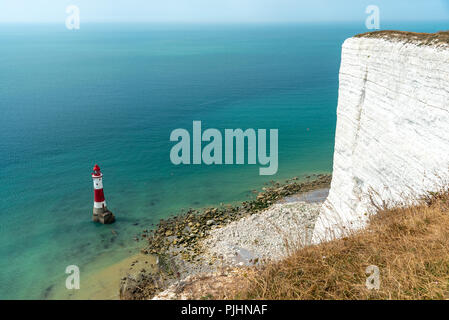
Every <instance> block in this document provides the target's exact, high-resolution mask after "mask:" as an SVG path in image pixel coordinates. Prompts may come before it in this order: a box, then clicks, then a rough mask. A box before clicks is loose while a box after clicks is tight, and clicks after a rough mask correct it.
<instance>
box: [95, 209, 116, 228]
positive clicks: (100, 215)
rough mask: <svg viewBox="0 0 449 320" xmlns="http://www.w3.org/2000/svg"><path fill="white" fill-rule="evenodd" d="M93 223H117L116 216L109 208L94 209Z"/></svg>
mask: <svg viewBox="0 0 449 320" xmlns="http://www.w3.org/2000/svg"><path fill="white" fill-rule="evenodd" d="M92 221H94V222H100V223H102V224H110V223H113V222H115V216H114V214H113V213H112V212H111V211H109V210H108V209H107V208H94V211H93V215H92Z"/></svg>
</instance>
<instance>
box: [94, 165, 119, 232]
mask: <svg viewBox="0 0 449 320" xmlns="http://www.w3.org/2000/svg"><path fill="white" fill-rule="evenodd" d="M92 180H93V181H94V211H93V216H92V220H93V221H95V222H101V223H103V224H109V223H113V222H114V221H115V217H114V214H113V213H112V212H111V211H109V210H108V208H107V207H106V201H105V199H104V192H103V174H102V173H101V171H100V167H99V166H98V164H96V165H95V166H94V169H93V172H92Z"/></svg>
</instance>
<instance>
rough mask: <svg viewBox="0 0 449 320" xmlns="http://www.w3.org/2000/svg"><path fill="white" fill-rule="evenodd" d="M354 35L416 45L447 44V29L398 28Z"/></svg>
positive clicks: (448, 43)
mask: <svg viewBox="0 0 449 320" xmlns="http://www.w3.org/2000/svg"><path fill="white" fill-rule="evenodd" d="M354 37H355V38H378V39H385V40H396V41H401V42H405V43H414V44H417V45H427V46H440V45H449V31H440V32H436V33H420V32H408V31H398V30H382V31H373V32H367V33H361V34H358V35H356V36H354Z"/></svg>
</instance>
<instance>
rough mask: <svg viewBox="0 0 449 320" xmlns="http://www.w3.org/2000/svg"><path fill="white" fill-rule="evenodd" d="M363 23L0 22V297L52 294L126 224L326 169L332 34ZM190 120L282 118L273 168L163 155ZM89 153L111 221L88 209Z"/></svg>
mask: <svg viewBox="0 0 449 320" xmlns="http://www.w3.org/2000/svg"><path fill="white" fill-rule="evenodd" d="M385 27H386V26H384V28H385ZM393 27H395V28H401V29H407V30H415V31H438V30H441V29H445V24H443V23H432V24H411V23H408V24H404V25H394V26H393ZM364 31H366V30H364V25H363V22H361V23H360V24H353V25H318V24H317V25H312V24H311V25H278V26H269V25H253V26H248V25H246V26H245V25H239V26H218V25H203V26H191V25H190V26H183V25H159V26H157V25H129V24H128V25H82V26H81V29H80V30H79V31H76V32H73V31H68V30H66V29H65V28H64V25H63V24H61V25H1V28H0V47H1V58H0V115H1V117H0V182H1V183H0V270H1V272H0V298H2V299H15V298H46V297H49V296H51V293H52V292H53V291H54V290H57V289H58V288H61V287H63V286H64V284H65V273H64V272H65V268H66V266H68V265H71V264H75V265H78V266H79V267H80V269H81V274H82V276H83V274H84V273H86V272H93V271H94V270H98V269H99V268H102V267H105V266H107V265H110V264H112V263H114V262H116V261H118V260H120V259H122V258H124V257H126V256H128V255H130V254H131V253H134V252H136V251H137V249H136V248H138V247H139V244H137V243H135V242H134V241H133V239H132V238H133V236H134V235H137V234H139V233H140V232H141V230H143V229H145V228H147V227H148V226H149V225H150V224H151V223H156V222H157V221H158V220H159V219H160V218H162V217H167V216H168V215H170V214H174V213H177V212H179V211H180V210H181V209H183V208H189V207H195V208H200V207H204V206H212V205H218V204H220V203H221V202H223V203H227V202H233V201H241V200H245V199H247V198H248V197H250V195H251V190H253V189H255V188H260V187H261V186H262V185H263V183H264V182H267V181H269V180H281V179H285V178H289V177H292V176H304V175H307V174H310V173H321V172H330V171H331V169H332V152H333V139H334V130H335V121H336V115H335V111H336V105H337V93H338V69H339V63H340V47H341V44H342V42H343V40H344V39H345V38H348V37H350V36H352V35H353V34H356V33H360V32H364ZM193 120H201V121H202V124H203V128H210V127H212V128H218V129H220V130H224V129H225V128H243V129H245V128H256V129H257V128H266V129H269V128H277V129H279V170H278V173H277V174H276V175H275V176H259V175H258V166H257V165H241V166H237V165H234V166H209V167H208V166H205V165H202V166H193V165H192V166H174V165H172V164H171V162H170V160H169V152H170V148H171V146H172V143H170V141H169V135H170V132H171V131H172V130H173V129H175V128H179V127H181V128H186V129H188V130H191V126H192V121H193ZM95 163H98V164H100V166H101V167H102V169H103V173H104V185H105V195H106V198H107V202H108V206H109V207H110V209H111V210H112V211H113V212H114V213H115V214H116V217H117V222H116V223H115V224H113V225H109V226H103V225H98V224H94V223H92V222H91V220H90V219H91V214H92V202H93V191H92V181H91V177H90V172H91V169H92V167H93V165H94V164H95ZM136 223H139V225H136ZM112 230H114V231H115V232H116V233H117V234H118V235H117V236H115V235H114V234H113V233H112ZM81 283H82V282H81Z"/></svg>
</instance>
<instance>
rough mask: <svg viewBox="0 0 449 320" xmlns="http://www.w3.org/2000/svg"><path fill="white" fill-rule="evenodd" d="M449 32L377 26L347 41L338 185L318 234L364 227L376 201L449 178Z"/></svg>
mask: <svg viewBox="0 0 449 320" xmlns="http://www.w3.org/2000/svg"><path fill="white" fill-rule="evenodd" d="M448 38H449V33H447V32H445V33H438V34H414V33H401V32H391V31H390V32H388V31H381V32H374V33H368V34H364V35H359V36H356V37H353V38H350V39H347V40H346V41H345V42H344V44H343V47H342V58H341V67H340V75H339V80H340V87H339V92H338V94H339V97H338V107H337V129H336V136H335V152H334V165H333V177H332V183H331V189H330V193H329V196H328V198H327V200H326V201H325V203H324V205H323V208H322V211H321V214H320V216H319V218H318V220H317V223H316V225H315V230H314V237H313V241H314V242H318V241H322V240H328V239H330V238H332V237H334V236H341V235H342V232H343V233H344V232H345V230H348V229H354V228H359V227H362V226H363V225H364V224H365V223H366V220H367V216H368V215H369V214H371V213H374V212H375V208H376V207H375V206H374V205H373V203H374V204H382V203H383V202H385V203H386V204H390V205H391V204H404V203H410V202H413V200H414V199H417V198H419V197H420V196H421V195H423V194H424V193H426V192H427V191H434V190H437V189H438V188H439V187H440V186H441V185H442V184H443V183H444V182H447V181H449V41H448Z"/></svg>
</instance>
